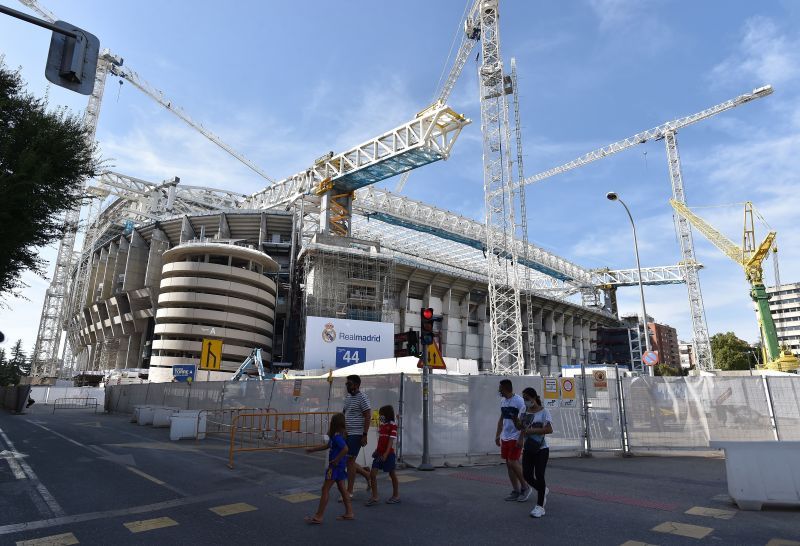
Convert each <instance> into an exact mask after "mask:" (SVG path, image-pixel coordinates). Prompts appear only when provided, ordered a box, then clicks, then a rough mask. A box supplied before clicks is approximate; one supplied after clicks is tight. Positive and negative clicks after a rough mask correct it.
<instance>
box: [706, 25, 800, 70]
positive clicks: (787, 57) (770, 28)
mask: <svg viewBox="0 0 800 546" xmlns="http://www.w3.org/2000/svg"><path fill="white" fill-rule="evenodd" d="M798 47H800V40H798V38H797V37H796V36H787V35H785V34H783V33H782V32H781V30H780V28H779V27H778V25H777V24H776V22H775V21H774V20H772V19H770V18H768V17H763V16H757V17H753V18H751V19H748V20H747V22H746V23H745V24H744V28H743V29H742V38H741V42H740V43H739V45H738V47H737V50H736V51H735V52H734V53H733V54H732V55H731V56H730V57H728V58H727V59H725V60H724V61H722V62H721V63H719V64H718V65H716V66H715V67H714V68H713V69H712V71H711V77H712V80H713V81H714V82H716V83H731V82H738V81H741V80H746V81H751V82H754V83H755V84H761V83H771V84H773V85H780V84H782V83H786V82H789V81H790V80H793V79H795V78H797V76H798V75H800V57H798Z"/></svg>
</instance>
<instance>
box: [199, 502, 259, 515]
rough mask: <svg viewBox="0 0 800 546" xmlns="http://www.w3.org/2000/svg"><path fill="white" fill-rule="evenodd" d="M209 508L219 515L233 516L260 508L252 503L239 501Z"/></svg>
mask: <svg viewBox="0 0 800 546" xmlns="http://www.w3.org/2000/svg"><path fill="white" fill-rule="evenodd" d="M209 510H211V511H212V512H214V513H215V514H217V515H218V516H232V515H234V514H241V513H242V512H252V511H253V510H258V508H256V507H255V506H253V505H252V504H247V503H246V502H237V503H235V504H223V505H222V506H215V507H213V508H209Z"/></svg>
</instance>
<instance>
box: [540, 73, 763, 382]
mask: <svg viewBox="0 0 800 546" xmlns="http://www.w3.org/2000/svg"><path fill="white" fill-rule="evenodd" d="M772 91H773V90H772V86H771V85H764V86H762V87H759V88H757V89H754V90H753V91H752V92H750V93H744V94H742V95H739V96H738V97H735V98H733V99H730V100H728V101H725V102H723V103H720V104H717V105H715V106H712V107H710V108H706V109H705V110H702V111H700V112H697V113H695V114H691V115H689V116H685V117H682V118H679V119H675V120H672V121H668V122H666V123H663V124H661V125H659V126H657V127H654V128H652V129H648V130H647V131H642V132H641V133H637V134H635V135H633V136H631V137H628V138H626V139H623V140H620V141H618V142H614V143H612V144H609V145H608V146H604V147H602V148H599V149H597V150H593V151H591V152H589V153H587V154H584V155H582V156H581V157H579V158H577V159H574V160H572V161H570V162H569V163H565V164H563V165H560V166H558V167H554V168H552V169H549V170H546V171H543V172H540V173H538V174H535V175H533V176H529V177H528V178H526V179H525V184H526V185H527V184H534V183H536V182H540V181H542V180H544V179H546V178H550V177H551V176H555V175H557V174H561V173H564V172H567V171H570V170H572V169H576V168H578V167H582V166H584V165H586V164H588V163H591V162H593V161H597V160H598V159H602V158H604V157H607V156H609V155H612V154H615V153H617V152H621V151H623V150H627V149H628V148H633V147H634V146H638V145H639V144H644V143H645V142H648V141H650V140H661V139H663V140H664V143H665V145H666V149H667V164H668V166H669V176H670V182H671V184H672V197H673V199H675V200H676V201H678V202H679V203H685V202H686V197H685V192H684V187H683V175H682V173H681V164H680V156H679V154H678V140H677V132H678V130H679V129H682V128H684V127H687V126H689V125H692V124H694V123H697V122H699V121H702V120H704V119H708V118H710V117H712V116H715V115H717V114H720V113H722V112H726V111H728V110H731V109H733V108H736V107H737V106H740V105H742V104H746V103H748V102H751V101H753V100H756V99H760V98H763V97H766V96H768V95H770V94H772ZM675 230H676V232H677V235H678V240H679V241H680V245H681V265H682V266H683V268H684V278H685V279H686V289H687V292H688V296H689V310H690V312H691V317H692V330H693V334H694V347H695V354H696V355H697V367H698V368H699V369H701V370H708V369H713V368H714V360H713V357H712V355H711V341H710V340H709V337H708V326H707V324H706V315H705V308H704V306H703V294H702V292H701V291H700V278H699V275H698V269H699V264H698V262H697V260H696V258H695V252H694V241H693V240H692V230H691V227H690V226H689V223H688V221H687V220H686V219H685V218H684V217H682V216H680V215H678V217H677V222H676V223H675Z"/></svg>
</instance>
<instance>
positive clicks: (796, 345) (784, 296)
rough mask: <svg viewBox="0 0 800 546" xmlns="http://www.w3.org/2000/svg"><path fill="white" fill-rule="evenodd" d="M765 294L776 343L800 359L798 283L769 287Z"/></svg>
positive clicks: (799, 296)
mask: <svg viewBox="0 0 800 546" xmlns="http://www.w3.org/2000/svg"><path fill="white" fill-rule="evenodd" d="M767 294H769V309H770V312H771V313H772V320H773V321H775V329H776V330H777V332H778V343H779V344H780V345H781V346H786V347H788V348H789V349H790V350H791V351H792V352H793V353H794V354H795V356H798V357H800V283H790V284H781V285H780V286H770V287H768V288H767Z"/></svg>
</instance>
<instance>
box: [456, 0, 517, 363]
mask: <svg viewBox="0 0 800 546" xmlns="http://www.w3.org/2000/svg"><path fill="white" fill-rule="evenodd" d="M473 25H475V26H479V29H480V33H481V55H482V62H481V65H480V66H479V68H478V80H479V90H480V104H481V133H482V134H483V190H484V194H485V207H486V256H487V264H488V267H487V275H488V279H489V315H490V316H489V326H490V330H491V340H492V343H491V345H492V349H491V350H492V372H493V373H496V374H501V375H522V374H523V372H524V366H523V355H522V328H521V322H522V321H521V318H520V304H519V280H518V278H517V268H516V267H515V266H516V264H517V251H516V245H514V244H513V241H514V236H515V234H516V226H515V219H514V216H515V211H514V208H515V205H514V184H513V180H512V174H511V156H510V152H511V148H510V143H509V122H508V102H507V100H506V78H505V77H504V76H503V61H502V57H501V56H500V34H499V30H500V29H499V21H498V0H483V1H482V2H481V4H480V7H479V9H478V15H477V19H476V20H474V21H473ZM475 26H473V27H472V28H475ZM466 30H467V31H468V32H469V31H470V26H469V25H468V26H467V29H466ZM505 249H511V251H510V253H508V252H506V251H505ZM509 254H510V255H509ZM506 258H510V259H506Z"/></svg>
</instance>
